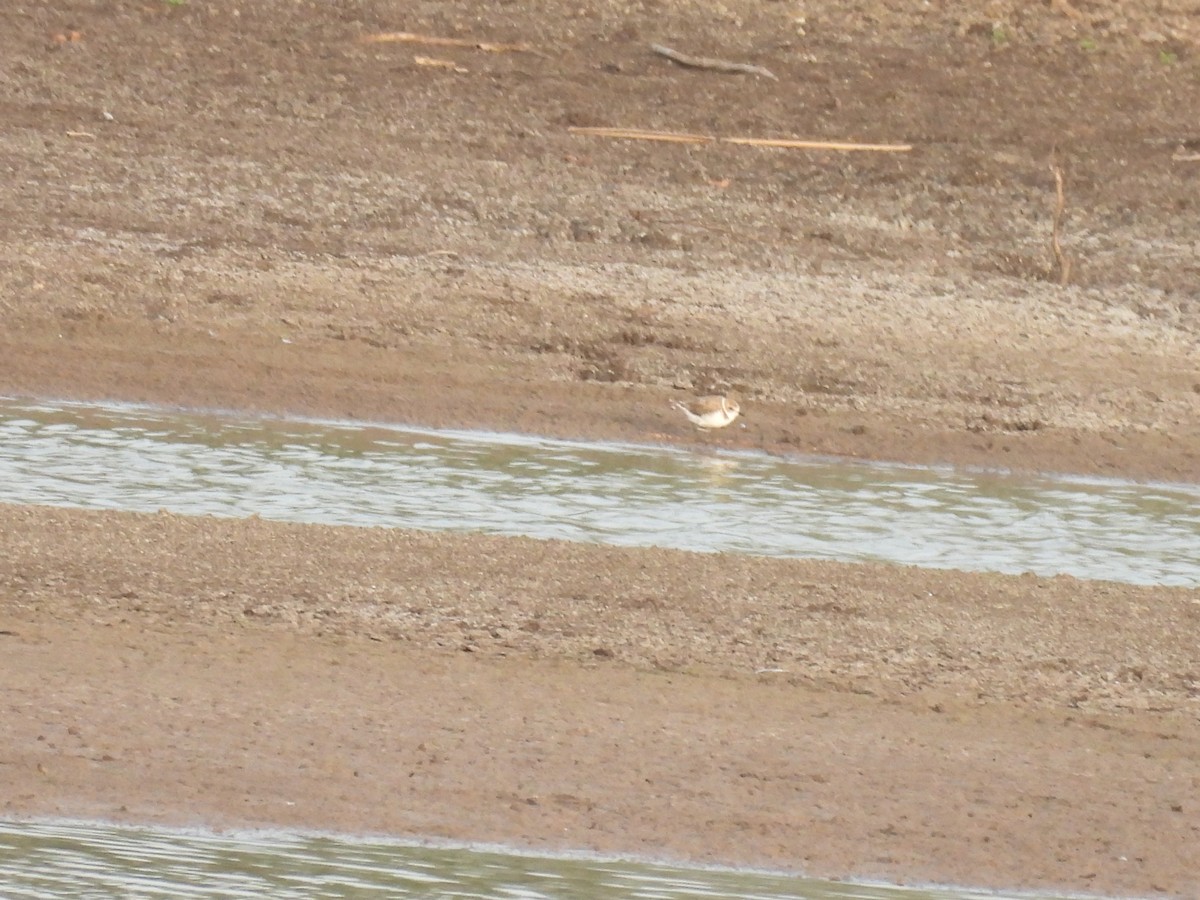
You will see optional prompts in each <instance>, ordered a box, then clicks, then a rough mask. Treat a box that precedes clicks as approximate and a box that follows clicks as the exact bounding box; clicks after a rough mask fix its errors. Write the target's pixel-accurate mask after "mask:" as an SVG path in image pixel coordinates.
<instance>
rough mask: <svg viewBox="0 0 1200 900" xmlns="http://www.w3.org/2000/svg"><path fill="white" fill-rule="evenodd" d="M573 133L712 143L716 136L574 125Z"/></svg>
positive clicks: (672, 142) (635, 139)
mask: <svg viewBox="0 0 1200 900" xmlns="http://www.w3.org/2000/svg"><path fill="white" fill-rule="evenodd" d="M567 131H569V132H570V133H571V134H586V135H590V136H591V137H606V138H617V139H622V140H630V141H664V142H666V143H670V144H711V143H712V142H713V141H715V140H716V138H714V137H712V136H711V135H707V134H681V133H679V132H673V131H646V130H644V129H640V128H601V127H584V126H579V127H572V128H568V129H567Z"/></svg>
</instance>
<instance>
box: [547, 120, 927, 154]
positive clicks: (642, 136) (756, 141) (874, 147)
mask: <svg viewBox="0 0 1200 900" xmlns="http://www.w3.org/2000/svg"><path fill="white" fill-rule="evenodd" d="M567 131H569V132H570V133H571V134H586V135H590V136H592V137H607V138H620V139H624V140H630V141H664V142H667V143H672V144H711V143H714V142H715V141H721V142H722V143H725V144H740V145H744V146H749V147H784V148H787V149H791V150H843V151H850V150H870V151H874V152H876V153H906V152H908V151H909V150H911V149H912V144H852V143H846V142H843V141H794V140H790V139H784V138H737V137H732V138H730V137H727V138H715V137H712V136H711V135H707V134H680V133H677V132H672V131H647V130H645V129H641V128H602V127H582V126H580V127H572V128H568V129H567Z"/></svg>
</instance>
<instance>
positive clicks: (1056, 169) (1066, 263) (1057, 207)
mask: <svg viewBox="0 0 1200 900" xmlns="http://www.w3.org/2000/svg"><path fill="white" fill-rule="evenodd" d="M1050 171H1051V172H1053V173H1054V193H1055V198H1056V199H1055V204H1054V225H1053V227H1052V228H1051V231H1050V247H1051V249H1052V250H1053V251H1054V261H1055V263H1056V264H1057V265H1058V283H1059V284H1060V285H1062V286H1064V287H1065V286H1066V285H1067V282H1069V281H1070V280H1071V259H1070V257H1069V256H1067V254H1066V253H1064V252H1063V248H1062V219H1063V212H1064V211H1065V210H1066V208H1067V199H1066V191H1065V190H1064V189H1063V170H1062V167H1061V166H1060V165H1059V164H1058V163H1057V162H1054V163H1051V164H1050Z"/></svg>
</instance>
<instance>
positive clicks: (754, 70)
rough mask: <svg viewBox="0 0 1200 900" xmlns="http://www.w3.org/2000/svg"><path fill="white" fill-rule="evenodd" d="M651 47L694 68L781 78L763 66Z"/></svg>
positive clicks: (776, 79)
mask: <svg viewBox="0 0 1200 900" xmlns="http://www.w3.org/2000/svg"><path fill="white" fill-rule="evenodd" d="M650 49H651V50H653V51H654V52H655V53H657V54H658V55H659V56H665V57H666V58H667V59H669V60H671V61H672V62H677V63H679V64H680V65H681V66H689V67H691V68H693V69H711V70H712V71H714V72H742V73H744V74H746V75H761V76H762V77H763V78H770V79H771V80H772V81H778V80H779V79H778V78H777V77H776V76H775V73H774V72H772V71H771V70H770V69H765V68H763V67H762V66H753V65H750V64H749V63H739V62H727V61H726V60H723V59H711V58H709V57H706V56H688V55H687V54H686V53H680V52H679V51H678V50H672V49H671V48H670V47H664V46H663V45H662V44H651V45H650Z"/></svg>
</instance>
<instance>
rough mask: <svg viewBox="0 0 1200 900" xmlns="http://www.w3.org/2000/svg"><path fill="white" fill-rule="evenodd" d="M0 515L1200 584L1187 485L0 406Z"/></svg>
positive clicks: (1198, 543) (1197, 489)
mask: <svg viewBox="0 0 1200 900" xmlns="http://www.w3.org/2000/svg"><path fill="white" fill-rule="evenodd" d="M0 502H5V503H31V504H50V505H59V506H75V507H85V508H93V509H127V510H146V511H153V510H158V509H167V510H171V511H173V512H178V513H185V514H194V515H197V514H198V515H205V514H211V515H220V516H249V515H253V514H257V515H260V516H262V517H264V518H271V519H282V520H290V521H299V522H323V523H328V524H343V525H382V526H395V527H405V528H418V529H433V530H469V531H482V532H488V533H493V534H508V535H517V534H520V535H530V536H533V537H539V538H562V539H565V540H581V541H594V542H603V543H612V544H622V545H637V546H650V545H652V546H660V547H675V548H681V549H687V550H698V551H727V552H735V553H749V554H757V555H763V556H788V557H810V558H820V559H834V560H849V561H863V560H881V561H888V562H896V563H903V564H909V565H917V566H926V567H933V568H956V569H965V570H985V571H996V572H1008V573H1018V572H1026V571H1028V572H1034V573H1036V574H1039V575H1054V574H1059V573H1064V574H1069V575H1074V576H1076V577H1079V578H1090V579H1109V580H1113V581H1123V582H1130V583H1137V584H1164V585H1182V586H1190V587H1195V586H1198V585H1200V486H1197V485H1180V484H1143V483H1134V482H1128V481H1119V480H1113V479H1101V478H1066V477H1017V476H1013V475H1006V474H1000V473H985V472H963V471H957V470H951V469H933V468H922V467H913V466H896V465H878V464H868V463H858V462H847V461H843V460H812V459H780V458H776V457H771V456H767V455H765V454H760V453H710V454H694V453H685V452H681V451H677V450H671V449H666V448H657V447H647V446H640V445H622V444H591V443H583V442H571V441H557V440H549V439H542V438H533V437H525V436H520V435H502V434H486V433H474V432H432V431H423V430H418V429H406V428H391V427H383V426H365V425H361V424H354V423H339V422H315V421H284V420H275V419H267V420H250V419H246V418H237V417H233V416H217V415H199V414H193V413H175V412H168V411H162V410H154V409H145V408H135V407H129V406H121V405H81V404H65V403H62V404H60V403H54V404H50V403H28V402H17V401H0Z"/></svg>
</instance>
